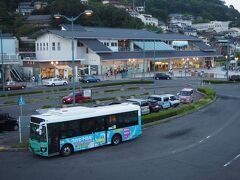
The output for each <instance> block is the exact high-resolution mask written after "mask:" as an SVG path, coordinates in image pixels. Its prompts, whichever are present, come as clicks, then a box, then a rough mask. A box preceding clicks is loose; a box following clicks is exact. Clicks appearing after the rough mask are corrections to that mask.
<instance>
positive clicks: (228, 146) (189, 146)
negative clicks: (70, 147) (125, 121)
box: [0, 85, 240, 180]
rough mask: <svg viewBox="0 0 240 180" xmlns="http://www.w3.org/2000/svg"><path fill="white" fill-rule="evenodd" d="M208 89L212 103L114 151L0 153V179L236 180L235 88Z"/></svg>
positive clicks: (239, 149)
mask: <svg viewBox="0 0 240 180" xmlns="http://www.w3.org/2000/svg"><path fill="white" fill-rule="evenodd" d="M214 88H215V89H216V90H217V93H218V95H219V96H218V98H217V100H216V102H214V103H213V104H211V105H209V106H208V107H206V108H204V109H202V110H200V111H198V112H195V113H192V114H190V115H187V116H183V117H180V118H177V119H174V120H172V121H170V122H168V123H165V124H160V125H156V126H152V127H149V128H147V129H144V131H143V135H142V136H141V137H139V138H137V139H135V140H132V141H129V142H126V143H123V144H121V145H119V146H116V147H113V146H105V147H101V148H96V149H93V150H88V151H83V152H80V153H75V154H74V155H72V156H70V157H66V158H63V157H52V158H42V157H38V156H34V155H32V154H31V153H30V152H5V153H0V160H1V168H0V179H3V180H5V179H18V180H22V179H23V180H27V179H36V180H38V179H39V180H42V179H58V180H61V179H82V180H85V179H97V180H99V179H106V180H108V179H109V180H110V179H114V180H117V179H121V180H122V179H138V180H139V179H140V180H145V179H163V180H208V179H209V180H210V179H211V180H235V179H236V180H239V178H240V171H239V169H240V143H239V139H240V133H239V128H240V121H239V120H240V111H239V110H238V109H239V106H240V101H239V100H240V95H239V88H240V87H239V86H237V85H218V86H215V87H214Z"/></svg>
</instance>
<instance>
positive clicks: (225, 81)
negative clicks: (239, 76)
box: [203, 80, 240, 84]
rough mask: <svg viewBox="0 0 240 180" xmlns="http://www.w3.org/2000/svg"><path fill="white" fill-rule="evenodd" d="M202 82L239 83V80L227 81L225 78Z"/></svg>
mask: <svg viewBox="0 0 240 180" xmlns="http://www.w3.org/2000/svg"><path fill="white" fill-rule="evenodd" d="M203 82H204V83H211V84H231V83H240V81H227V80H203Z"/></svg>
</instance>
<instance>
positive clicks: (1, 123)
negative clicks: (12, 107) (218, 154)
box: [0, 113, 18, 132]
mask: <svg viewBox="0 0 240 180" xmlns="http://www.w3.org/2000/svg"><path fill="white" fill-rule="evenodd" d="M16 130H18V122H17V120H16V119H15V118H13V117H11V116H10V115H9V114H8V113H1V114H0V132H1V131H16Z"/></svg>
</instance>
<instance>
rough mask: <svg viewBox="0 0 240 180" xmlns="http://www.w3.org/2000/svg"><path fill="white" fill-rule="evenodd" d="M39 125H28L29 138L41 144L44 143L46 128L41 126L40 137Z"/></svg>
mask: <svg viewBox="0 0 240 180" xmlns="http://www.w3.org/2000/svg"><path fill="white" fill-rule="evenodd" d="M38 129H39V124H35V123H30V138H31V139H33V140H37V141H41V142H46V141H47V138H46V127H45V126H42V133H41V135H40V134H39V131H38Z"/></svg>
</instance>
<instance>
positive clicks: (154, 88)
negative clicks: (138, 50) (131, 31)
mask: <svg viewBox="0 0 240 180" xmlns="http://www.w3.org/2000/svg"><path fill="white" fill-rule="evenodd" d="M155 61H156V48H155V40H154V51H153V63H154V65H153V94H156V82H155V81H156V65H155Z"/></svg>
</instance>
